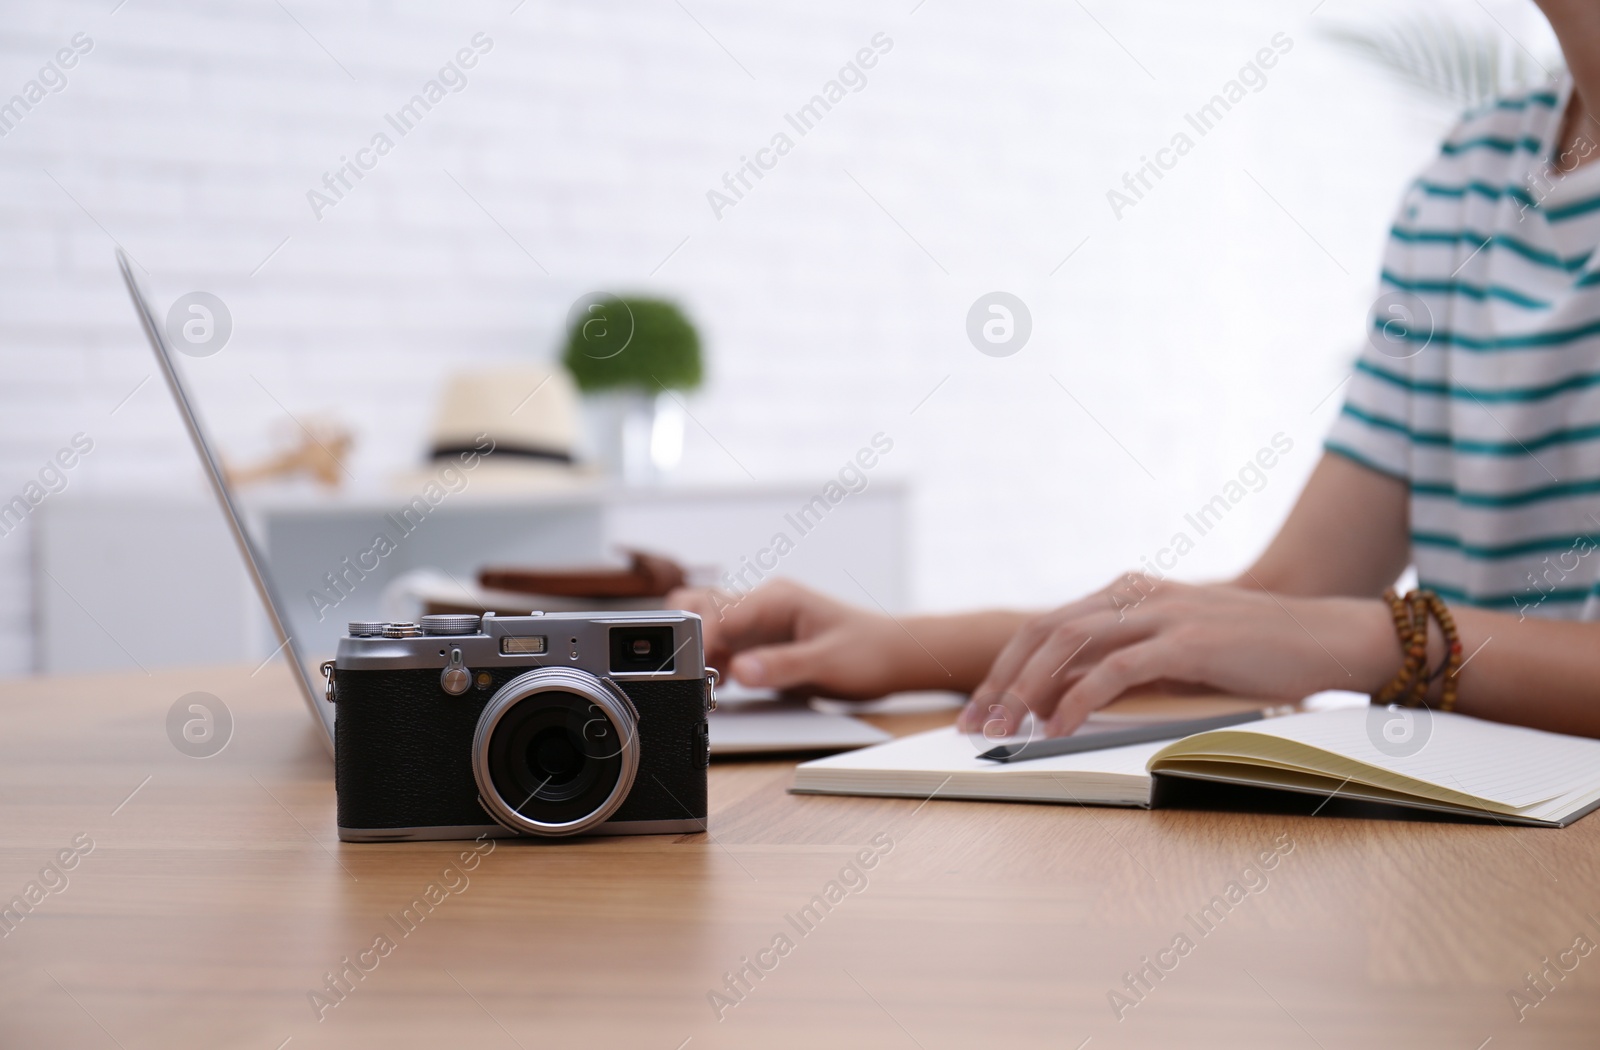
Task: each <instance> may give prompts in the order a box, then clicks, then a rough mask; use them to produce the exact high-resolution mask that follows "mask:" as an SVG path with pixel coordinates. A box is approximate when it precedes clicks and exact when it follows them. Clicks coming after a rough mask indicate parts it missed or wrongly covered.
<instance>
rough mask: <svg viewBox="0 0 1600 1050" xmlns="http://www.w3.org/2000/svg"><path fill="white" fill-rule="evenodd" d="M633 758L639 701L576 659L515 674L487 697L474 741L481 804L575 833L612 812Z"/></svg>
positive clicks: (629, 782)
mask: <svg viewBox="0 0 1600 1050" xmlns="http://www.w3.org/2000/svg"><path fill="white" fill-rule="evenodd" d="M638 767H639V734H638V711H637V710H636V709H635V708H634V706H633V704H632V702H630V701H629V699H628V697H627V694H625V693H623V692H622V690H621V689H619V688H618V687H617V686H616V685H615V684H614V683H612V682H610V681H608V680H604V679H600V678H597V677H595V676H594V675H592V674H589V673H588V672H585V671H579V670H576V669H573V668H564V667H547V668H540V669H538V670H534V671H529V672H528V673H526V674H522V675H518V676H517V677H516V678H514V679H512V680H511V681H509V682H507V683H506V684H505V685H504V686H502V687H501V688H500V689H499V691H498V692H496V693H495V695H494V696H493V697H492V698H491V699H490V700H489V702H488V704H486V705H485V706H484V709H483V713H482V714H481V715H480V716H479V718H478V726H477V732H476V733H475V734H474V736H473V742H472V774H473V778H474V779H475V780H476V781H477V786H478V796H479V800H480V801H481V802H482V804H483V807H484V809H485V810H486V811H488V813H489V814H490V815H491V816H492V817H494V819H495V820H496V821H498V822H499V823H501V824H502V825H504V826H505V827H507V828H510V829H511V830H513V831H516V832H520V833H522V834H528V835H544V836H551V835H573V834H577V833H579V832H582V831H587V830H589V829H591V828H593V827H595V826H596V825H598V824H601V823H604V822H605V821H606V820H608V819H610V817H611V814H612V813H614V812H615V811H616V810H617V808H618V807H619V806H621V805H622V802H623V800H624V799H626V798H627V797H628V793H629V792H630V791H631V790H632V789H633V780H634V776H635V775H636V774H637V772H638Z"/></svg>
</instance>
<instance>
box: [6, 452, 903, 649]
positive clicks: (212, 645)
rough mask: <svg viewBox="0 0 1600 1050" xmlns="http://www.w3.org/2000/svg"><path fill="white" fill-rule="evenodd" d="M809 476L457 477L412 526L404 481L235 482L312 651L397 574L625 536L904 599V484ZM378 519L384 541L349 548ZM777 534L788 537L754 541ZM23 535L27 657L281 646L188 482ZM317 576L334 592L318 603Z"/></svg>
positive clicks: (857, 595) (67, 514)
mask: <svg viewBox="0 0 1600 1050" xmlns="http://www.w3.org/2000/svg"><path fill="white" fill-rule="evenodd" d="M821 489H822V485H821V484H819V483H817V482H810V483H795V484H790V485H783V484H765V485H748V486H744V485H740V486H731V485H685V486H681V487H678V486H670V485H664V486H659V487H649V488H631V489H630V488H621V487H616V486H610V485H593V486H585V487H582V488H571V489H562V490H554V491H540V492H535V493H509V492H483V491H477V490H475V489H468V490H466V491H463V492H461V493H459V494H457V495H451V496H448V497H446V498H444V499H443V500H441V501H440V502H439V503H438V504H437V505H436V506H433V507H431V508H429V511H428V513H427V515H426V516H425V517H421V518H420V520H418V521H413V522H412V523H411V524H412V525H413V527H412V529H411V531H410V532H409V533H402V532H401V531H400V529H399V528H397V526H396V523H395V522H396V517H395V516H396V515H398V514H399V512H400V511H401V510H402V509H403V508H404V507H405V506H406V503H407V500H408V499H409V498H410V496H411V493H409V492H401V491H399V490H397V491H396V492H395V493H393V494H389V493H383V492H366V493H361V494H356V495H349V496H335V497H331V498H319V497H317V496H315V495H314V494H310V493H307V494H304V495H299V494H271V495H260V496H248V495H247V496H246V498H245V501H244V503H245V514H246V516H247V518H248V519H249V523H250V530H251V534H252V536H253V537H254V538H255V540H256V542H257V544H258V545H259V546H260V547H261V549H262V551H263V552H264V554H265V557H266V561H267V565H268V572H269V574H270V575H271V577H272V581H273V583H274V585H275V587H276V589H277V591H278V594H279V599H280V601H282V602H283V603H284V605H285V606H286V613H287V616H288V619H289V629H290V632H291V633H292V634H294V635H295V636H296V637H297V638H298V639H300V640H301V641H302V642H303V643H304V645H305V652H306V653H307V655H308V656H316V655H319V654H324V653H331V652H332V650H333V647H334V644H335V640H336V639H337V638H338V637H339V635H340V634H342V633H343V630H344V624H345V622H346V621H348V620H357V619H369V618H379V616H380V603H381V598H382V595H383V591H384V588H385V587H386V586H387V585H388V584H389V583H390V582H391V581H393V580H394V579H395V578H396V577H397V576H399V575H401V574H402V573H405V572H409V571H412V570H415V569H422V568H431V569H437V570H440V571H442V572H445V573H449V574H451V575H453V576H455V577H457V578H459V579H460V580H462V581H470V580H471V579H473V577H474V576H475V575H476V573H477V570H478V569H479V568H480V567H482V566H484V565H486V564H501V565H506V564H512V565H515V564H526V565H547V566H559V565H583V564H595V563H599V562H606V561H614V560H617V555H616V552H617V549H618V548H621V547H637V548H640V549H644V550H649V551H653V552H657V553H661V554H666V555H670V556H671V557H674V558H676V559H677V560H678V561H679V562H681V563H682V564H684V565H685V566H686V567H688V568H690V569H691V570H697V571H699V572H702V573H709V574H713V575H715V576H716V577H718V578H720V577H721V574H722V573H723V572H735V573H737V572H738V571H740V569H741V567H743V566H746V565H751V564H753V563H755V562H756V561H757V560H758V556H759V557H760V560H762V561H764V562H766V563H767V564H768V565H773V563H774V562H775V563H776V564H775V565H774V566H773V567H772V568H770V569H769V568H765V567H763V568H762V569H761V571H762V572H763V574H765V575H767V576H772V575H783V576H788V577H790V578H792V579H796V580H799V581H801V582H803V583H806V584H809V585H811V586H813V587H816V588H817V589H819V590H822V591H825V592H828V593H832V594H835V595H837V596H838V597H840V598H843V599H845V600H847V601H852V602H856V603H864V604H869V605H871V604H881V605H883V606H884V607H885V608H887V609H889V610H891V611H899V610H902V609H904V608H905V605H906V600H907V571H908V569H907V561H908V559H907V552H906V548H907V513H908V503H909V492H908V488H907V486H906V485H905V483H903V482H900V481H897V480H895V479H888V478H883V479H880V478H874V479H872V482H871V484H870V486H869V487H867V488H866V489H864V490H862V491H860V492H856V493H852V494H849V495H847V496H846V497H845V498H843V499H842V500H841V501H840V502H838V503H837V504H833V505H831V506H829V507H828V510H827V511H826V513H825V514H824V513H822V512H821V511H818V510H813V511H812V512H811V514H810V515H809V516H808V517H807V518H805V519H801V518H800V517H799V514H800V511H801V508H802V507H805V506H807V505H808V504H809V503H810V502H811V501H812V499H813V497H816V496H818V495H819V494H820V492H821ZM817 519H820V520H817ZM802 526H803V527H804V529H805V531H803V532H802V531H801V528H802ZM380 534H382V535H385V536H387V537H388V538H389V540H390V542H391V544H392V547H393V549H392V550H391V551H390V552H389V553H387V554H386V555H383V556H382V557H380V558H376V559H374V558H373V557H372V556H370V555H369V556H367V557H365V558H362V554H363V552H368V551H371V550H373V548H374V540H375V538H376V537H377V536H379V535H380ZM779 534H782V535H784V536H785V537H787V539H788V541H789V543H790V544H792V549H791V550H789V552H788V553H786V554H784V555H783V556H782V557H777V556H776V555H775V554H774V553H768V554H766V555H761V552H762V551H763V550H767V551H769V552H770V551H772V548H773V541H774V539H775V538H776V537H777V536H778V535H779ZM34 535H35V542H34V551H33V564H34V589H33V593H34V622H35V625H36V630H35V660H34V664H35V669H36V670H38V671H40V672H46V673H66V672H81V671H97V670H111V669H119V668H127V667H134V666H142V667H144V668H147V669H154V668H156V667H170V666H183V665H194V664H208V663H230V662H232V663H237V662H242V661H247V660H262V659H265V658H266V657H267V656H268V655H269V654H270V653H271V652H272V650H273V648H274V646H275V645H276V642H275V641H273V640H272V639H271V636H270V633H269V632H268V629H267V625H266V618H265V616H264V614H263V613H262V612H261V609H260V607H259V605H258V603H257V601H256V597H255V592H254V591H253V590H252V589H251V587H250V585H249V581H248V580H247V578H246V576H245V572H244V569H243V564H242V562H241V560H240V557H239V554H238V552H237V550H236V549H235V547H234V545H233V540H232V538H231V536H230V535H229V534H228V530H227V527H226V525H225V523H224V520H223V517H222V513H221V511H220V510H219V509H218V508H217V506H216V505H215V503H214V502H213V501H211V500H209V499H205V498H202V496H201V495H200V494H192V495H175V496H167V497H159V496H151V495H143V494H137V495H135V494H129V495H117V496H113V495H102V496H89V495H84V496H68V495H63V496H61V497H58V498H56V499H52V500H50V501H48V502H47V503H45V504H44V505H42V506H41V507H40V508H39V516H38V520H37V527H36V531H35V533H34ZM346 558H348V559H349V560H350V562H351V563H352V564H355V565H356V566H357V567H358V568H359V569H360V570H361V573H360V577H359V578H357V577H356V576H354V575H346V576H345V587H344V590H346V591H347V592H348V593H346V594H341V593H340V592H339V591H337V590H333V589H332V588H331V587H330V586H329V584H328V582H327V574H329V573H333V574H335V575H339V574H341V573H344V572H345V561H344V559H346ZM374 560H375V561H376V564H375V565H373V562H374ZM368 566H373V567H371V568H368ZM748 571H749V570H747V572H748ZM746 580H748V581H752V582H753V581H754V580H755V576H754V575H747V576H746ZM316 592H320V593H321V594H322V595H323V596H324V598H325V599H326V598H328V597H336V598H338V599H339V601H338V604H337V606H336V607H333V608H331V609H329V608H323V609H321V610H320V612H321V614H322V615H321V616H320V617H319V609H318V606H317V604H316V603H315V602H314V601H313V600H312V594H313V593H316Z"/></svg>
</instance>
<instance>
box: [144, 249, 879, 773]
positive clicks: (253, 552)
mask: <svg viewBox="0 0 1600 1050" xmlns="http://www.w3.org/2000/svg"><path fill="white" fill-rule="evenodd" d="M117 266H118V267H119V268H120V269H121V270H122V279H123V281H124V283H126V284H127V286H128V294H129V295H130V296H132V297H133V308H134V310H135V312H137V313H138V315H139V322H140V323H141V324H142V325H144V334H145V336H146V337H147V338H148V339H149V340H150V347H151V349H152V350H154V351H155V355H156V361H157V363H158V364H159V365H160V367H161V374H162V376H163V377H165V379H166V381H167V388H168V389H169V390H171V391H172V399H173V401H175V402H177V405H178V414H179V415H181V416H182V417H183V423H184V426H185V427H186V428H187V429H188V431H189V437H190V439H191V440H192V441H193V442H194V447H195V451H196V452H198V453H199V454H200V461H201V463H203V464H204V465H205V473H206V479H207V480H208V481H209V482H210V484H211V491H212V492H213V493H215V494H216V497H217V502H218V503H220V504H222V513H223V516H224V517H226V518H227V520H228V527H229V529H231V530H232V532H233V538H234V542H235V543H237V544H238V545H239V554H240V555H241V557H243V559H244V564H245V568H246V569H247V570H249V573H250V580H251V582H252V583H254V584H255V588H256V593H257V594H258V595H260V597H261V604H262V606H263V607H264V608H265V609H266V612H267V620H268V621H269V622H270V623H271V624H272V630H273V633H274V634H275V635H276V636H277V638H278V648H277V650H276V652H275V653H274V654H273V655H277V653H280V652H281V653H283V654H284V655H285V656H286V657H287V658H288V660H289V665H290V667H291V668H292V670H293V678H294V683H295V687H296V688H297V689H298V690H299V691H300V697H301V699H302V700H303V701H304V702H305V705H306V708H307V709H308V710H309V711H310V712H311V717H312V720H313V721H314V722H315V723H316V725H317V726H318V727H319V728H320V729H321V730H322V732H321V736H322V739H323V743H324V744H325V745H326V746H327V748H328V753H329V754H332V753H333V718H334V707H333V704H331V703H329V702H328V701H327V700H326V699H324V685H323V683H322V682H320V681H318V680H317V679H316V677H315V676H314V674H313V672H312V670H311V666H312V665H311V663H310V662H308V660H307V658H306V654H305V653H304V652H303V651H302V647H301V645H300V643H299V642H297V641H296V640H295V638H294V637H293V636H292V635H291V634H290V633H289V630H288V619H287V618H286V617H285V616H283V615H282V613H281V611H280V610H282V609H284V608H285V606H284V604H283V603H282V602H281V601H280V600H279V599H278V596H277V595H276V594H275V593H274V590H273V586H272V581H271V580H270V579H269V578H268V577H267V573H266V571H265V567H266V561H265V559H263V558H262V556H261V552H260V551H259V550H258V549H257V548H256V545H255V543H254V541H252V540H251V538H250V534H249V532H247V531H246V530H245V526H244V519H243V517H242V516H241V515H240V513H239V508H238V504H237V502H236V501H235V499H234V497H233V493H232V491H231V490H230V489H229V487H228V481H227V478H226V477H225V476H224V475H223V473H222V465H221V461H220V460H219V459H218V457H217V454H216V452H215V450H214V447H213V446H212V444H211V441H210V440H209V439H208V438H207V436H206V432H205V428H204V427H202V426H201V425H200V418H199V416H198V415H197V414H196V412H195V408H194V401H193V399H192V398H191V397H190V396H189V390H188V388H187V387H186V386H185V385H184V382H183V376H182V375H181V374H179V371H178V367H177V364H176V359H175V358H174V357H173V355H172V349H171V347H169V346H168V345H167V337H166V332H165V330H164V329H163V326H162V325H161V323H160V322H159V321H158V320H157V318H156V314H155V312H154V311H153V310H151V308H150V300H149V298H148V297H147V296H146V295H145V293H144V289H143V288H142V287H140V285H139V280H138V278H137V277H135V276H134V273H133V268H132V266H130V265H129V262H128V257H127V255H126V254H124V253H123V251H122V249H120V248H119V249H117ZM269 659H270V658H269ZM728 692H729V691H726V690H725V691H724V697H725V698H726V699H727V700H729V701H731V702H729V703H727V704H725V705H722V706H721V707H719V710H717V711H716V712H714V713H713V714H712V715H711V718H710V731H711V753H712V754H713V755H758V754H784V753H808V752H813V753H814V752H824V751H846V750H850V749H853V748H858V747H866V746H867V745H869V744H877V743H882V742H883V741H885V740H888V739H889V734H888V733H885V732H884V731H883V730H881V729H878V728H876V727H875V726H871V725H868V724H867V723H865V722H863V721H861V720H860V719H857V718H851V717H850V716H848V715H844V714H840V713H837V712H824V711H818V710H815V709H814V708H812V707H810V706H809V705H807V704H805V703H801V702H789V701H782V700H778V699H777V698H775V697H772V696H771V695H770V694H767V695H761V694H745V695H738V694H737V691H736V690H733V691H732V692H734V694H735V695H731V696H729V695H727V693H728ZM721 699H723V697H719V702H720V700H721Z"/></svg>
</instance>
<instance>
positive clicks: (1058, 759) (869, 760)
mask: <svg viewBox="0 0 1600 1050" xmlns="http://www.w3.org/2000/svg"><path fill="white" fill-rule="evenodd" d="M1161 744H1162V742H1161V741H1155V742H1152V743H1147V744H1130V745H1128V746H1127V747H1111V748H1105V749H1104V750H1101V751H1080V752H1078V753H1077V754H1073V755H1052V756H1050V757H1049V758H1035V759H1031V760H1029V761H1027V762H991V761H989V760H987V759H981V758H979V757H978V748H977V747H975V746H974V745H973V743H972V741H971V740H969V739H968V738H967V736H966V734H964V733H961V732H958V731H957V730H955V729H954V728H953V727H946V728H944V729H930V730H928V731H927V732H925V733H917V734H914V735H912V736H904V737H901V738H899V739H898V740H891V741H889V742H888V743H884V744H878V745H876V746H874V747H864V748H861V749H860V750H858V751H846V752H845V753H844V754H842V755H830V756H828V757H827V758H819V759H816V760H815V761H812V762H805V763H802V765H801V767H800V768H802V769H839V770H872V771H882V772H895V771H901V772H918V773H940V774H946V773H950V774H955V773H961V774H977V775H981V776H990V777H997V778H1004V777H1006V776H1008V775H1009V776H1016V775H1018V774H1036V773H1044V774H1064V773H1112V774H1121V775H1124V776H1132V777H1141V778H1142V777H1145V776H1147V775H1148V774H1146V773H1145V762H1146V761H1147V760H1148V759H1149V758H1150V756H1151V755H1153V754H1155V753H1156V752H1157V751H1159V750H1160V749H1161ZM985 749H987V745H985Z"/></svg>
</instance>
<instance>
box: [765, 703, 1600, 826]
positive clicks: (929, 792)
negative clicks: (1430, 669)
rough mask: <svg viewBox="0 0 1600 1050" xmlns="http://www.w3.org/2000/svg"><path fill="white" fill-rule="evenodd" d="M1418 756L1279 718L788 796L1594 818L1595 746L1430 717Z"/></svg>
mask: <svg viewBox="0 0 1600 1050" xmlns="http://www.w3.org/2000/svg"><path fill="white" fill-rule="evenodd" d="M1431 729H1432V732H1431V735H1430V736H1429V737H1428V739H1427V742H1426V743H1425V744H1424V745H1423V746H1422V748H1421V749H1420V750H1419V751H1417V752H1416V753H1415V754H1413V755H1409V756H1400V755H1391V754H1387V753H1385V751H1383V750H1380V749H1379V747H1378V746H1377V745H1376V744H1375V743H1374V742H1373V739H1372V738H1371V737H1370V736H1369V735H1368V712H1367V711H1366V710H1365V709H1361V708H1344V709H1339V710H1332V711H1320V712H1314V713H1308V714H1297V715H1287V716H1284V717H1282V718H1273V719H1268V720H1265V721H1260V722H1249V723H1245V724H1243V725H1238V726H1233V727H1230V728H1228V729H1218V730H1212V731H1211V732H1207V733H1199V734H1196V735H1195V736H1191V737H1186V738H1184V739H1182V740H1178V741H1173V742H1170V743H1152V744H1135V745H1132V746H1130V747H1119V748H1111V749H1108V750H1104V751H1087V752H1082V753H1079V754H1073V755H1059V756H1055V757H1051V758H1039V759H1034V760H1032V761H1027V762H1013V763H1006V764H1001V763H996V762H990V761H988V760H985V759H980V758H978V757H977V749H976V748H975V747H974V746H973V744H972V742H971V741H970V740H969V739H968V738H967V737H966V736H964V735H963V734H961V733H958V732H957V731H956V730H954V729H935V730H932V731H931V732H927V733H919V734H917V735H915V736H909V737H903V738H901V739H899V740H894V741H890V742H889V743H886V744H879V745H878V746H876V747H869V748H865V749H863V750H860V751H852V752H849V753H847V754H843V755H834V756H832V757H830V758H823V759H818V760H817V761H814V762H807V763H804V764H803V765H801V766H800V767H799V768H797V769H796V770H795V777H794V787H793V790H794V791H796V792H800V793H809V794H833V795H896V796H906V797H913V798H928V797H930V796H936V797H938V798H967V799H987V800H994V801H1008V802H1078V803H1085V804H1094V805H1104V806H1144V807H1149V806H1150V805H1152V804H1153V801H1154V798H1155V791H1154V789H1155V778H1156V777H1157V776H1160V777H1162V778H1169V777H1170V778H1178V779H1180V780H1181V779H1183V778H1187V779H1193V780H1210V781H1218V782H1221V783H1226V784H1244V785H1249V786H1253V787H1265V788H1278V789H1282V790H1285V791H1297V792H1303V793H1306V794H1312V795H1324V796H1326V795H1337V796H1338V797H1340V798H1350V799H1362V800H1366V801H1371V802H1384V803H1391V804H1397V805H1401V806H1408V807H1414V808H1417V809H1425V810H1433V811H1437V812H1442V813H1453V814H1461V815H1467V816H1477V817H1493V818H1494V819H1496V820H1499V821H1501V822H1502V823H1506V824H1529V825H1535V826H1540V827H1565V826H1566V825H1567V824H1570V823H1571V822H1572V821H1574V820H1576V819H1578V818H1579V817H1581V816H1583V815H1584V814H1585V813H1588V812H1589V811H1590V810H1592V809H1594V808H1596V807H1597V806H1600V740H1589V739H1585V738H1582V737H1571V736H1561V735H1559V734H1556V733H1544V732H1540V731H1539V730H1536V729H1523V728H1521V727H1518V726H1507V725H1500V724H1498V723H1495V722H1484V721H1480V720H1479V719H1475V718H1469V717H1467V716H1465V715H1457V714H1446V713H1442V712H1434V713H1433V715H1432V726H1431Z"/></svg>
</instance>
